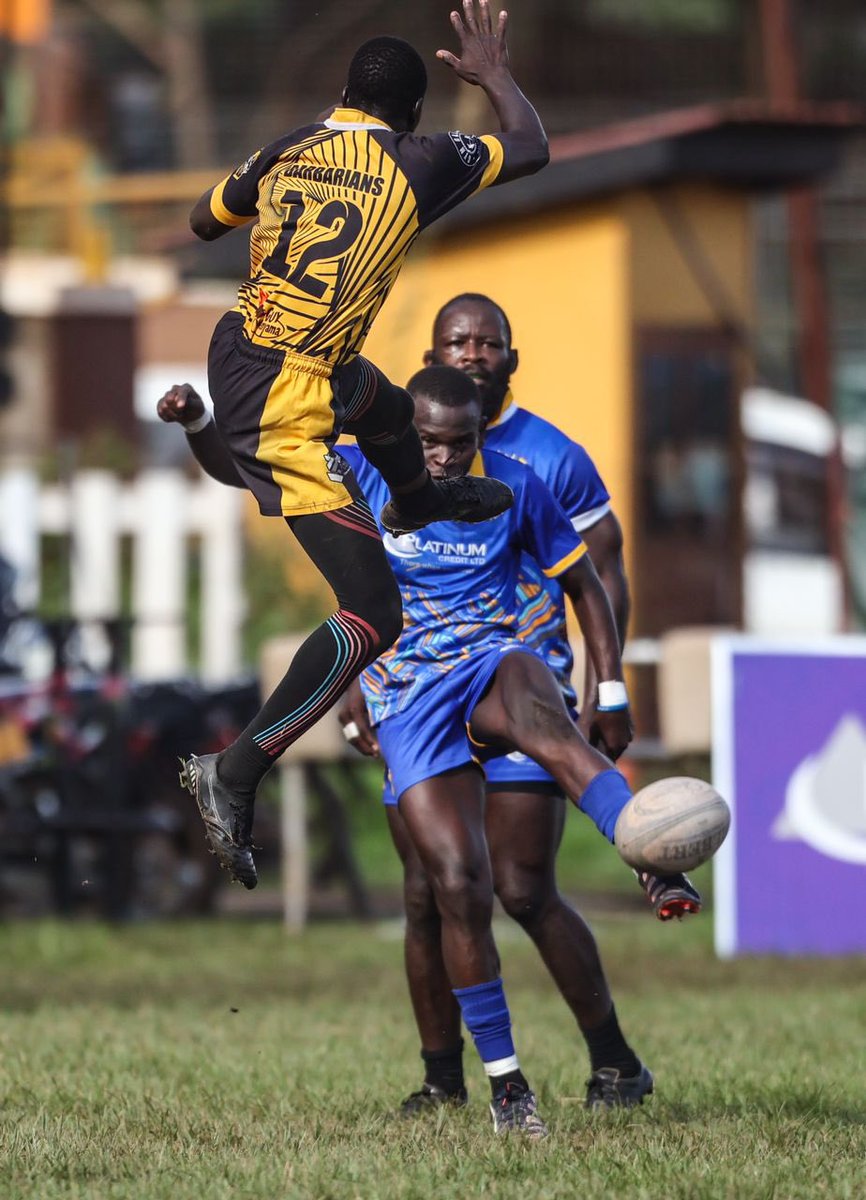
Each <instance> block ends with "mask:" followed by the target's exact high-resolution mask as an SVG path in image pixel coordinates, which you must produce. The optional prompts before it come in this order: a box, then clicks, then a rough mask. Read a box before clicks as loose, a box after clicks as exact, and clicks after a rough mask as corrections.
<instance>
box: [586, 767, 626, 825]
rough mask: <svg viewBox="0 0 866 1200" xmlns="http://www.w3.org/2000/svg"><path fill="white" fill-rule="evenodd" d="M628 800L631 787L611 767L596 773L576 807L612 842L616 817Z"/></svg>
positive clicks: (621, 775)
mask: <svg viewBox="0 0 866 1200" xmlns="http://www.w3.org/2000/svg"><path fill="white" fill-rule="evenodd" d="M629 800H631V788H630V787H629V786H628V783H627V782H626V778H625V776H624V775H623V774H621V772H619V771H617V770H616V769H615V768H613V767H611V769H610V770H609V771H602V772H601V773H600V774H599V775H596V777H595V779H593V780H592V782H591V783H590V785H589V787H588V788H587V789H586V791H585V792H584V793H583V795H582V796H581V798H580V801H579V803H578V808H579V809H580V811H581V812H584V813H586V815H587V816H588V817H589V819H590V820H591V821H593V822H594V824H595V825H596V826H597V828H598V830H599V832H600V833H602V834H604V836H605V837H606V838H607V840H608V841H609V842H612V841H613V834H614V830H615V829H616V821H617V817H618V816H619V814H620V813H621V812H622V810H623V809H624V808H625V806H626V805H627V804H628V802H629Z"/></svg>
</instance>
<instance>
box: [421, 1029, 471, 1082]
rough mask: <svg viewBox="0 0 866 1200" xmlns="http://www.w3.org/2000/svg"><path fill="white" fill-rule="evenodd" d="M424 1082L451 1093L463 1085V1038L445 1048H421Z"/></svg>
mask: <svg viewBox="0 0 866 1200" xmlns="http://www.w3.org/2000/svg"><path fill="white" fill-rule="evenodd" d="M421 1057H422V1059H423V1060H424V1082H425V1083H429V1084H430V1085H431V1087H437V1088H441V1089H442V1091H443V1092H447V1093H448V1094H449V1095H453V1094H454V1093H455V1092H459V1091H460V1089H461V1088H462V1087H463V1086H464V1080H463V1038H461V1039H460V1041H459V1042H458V1044H457V1045H456V1046H451V1047H450V1048H448V1049H446V1050H423V1049H422V1051H421Z"/></svg>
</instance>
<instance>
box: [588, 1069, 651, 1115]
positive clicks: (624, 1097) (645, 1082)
mask: <svg viewBox="0 0 866 1200" xmlns="http://www.w3.org/2000/svg"><path fill="white" fill-rule="evenodd" d="M652 1090H653V1077H652V1072H651V1071H650V1070H649V1068H648V1067H645V1066H644V1065H643V1064H641V1068H640V1070H639V1071H638V1073H637V1075H630V1076H628V1077H627V1078H623V1076H622V1074H621V1073H620V1072H619V1071H618V1070H617V1069H616V1067H599V1069H598V1070H597V1071H593V1073H592V1075H591V1076H590V1078H589V1079H588V1080H587V1084H586V1107H587V1108H595V1109H600V1108H634V1107H635V1105H637V1104H643V1098H644V1096H650V1095H652Z"/></svg>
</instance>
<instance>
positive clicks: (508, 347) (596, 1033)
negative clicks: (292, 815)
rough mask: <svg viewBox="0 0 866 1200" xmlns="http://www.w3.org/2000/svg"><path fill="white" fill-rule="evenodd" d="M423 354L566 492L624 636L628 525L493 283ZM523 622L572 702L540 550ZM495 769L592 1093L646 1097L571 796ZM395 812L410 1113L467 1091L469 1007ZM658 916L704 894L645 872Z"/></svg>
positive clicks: (540, 936) (526, 892) (588, 703)
mask: <svg viewBox="0 0 866 1200" xmlns="http://www.w3.org/2000/svg"><path fill="white" fill-rule="evenodd" d="M424 357H425V362H427V363H428V364H436V363H439V364H447V365H450V366H454V367H457V368H458V369H459V370H461V371H464V372H465V373H466V374H468V375H470V376H471V377H472V378H473V379H474V380H475V383H476V385H477V387H478V390H479V393H480V395H481V400H482V404H483V408H484V418H485V423H486V432H485V437H484V446H485V448H486V449H494V450H497V451H498V452H500V453H502V454H506V455H508V456H509V457H513V458H517V459H519V460H520V461H522V462H526V463H528V465H529V466H531V467H532V469H533V470H534V471H535V472H536V474H537V475H538V476H539V477H540V478H541V479H542V480H543V481H544V482H545V483H546V484H547V486H548V487H549V488H550V490H551V492H553V494H554V496H555V497H556V498H557V500H558V501H559V502H560V504H561V505H562V508H563V509H564V511H565V513H566V515H567V516H568V517H569V518H570V519H571V522H572V525H573V526H574V528H575V529H576V530H577V531H578V532H579V533H580V535H581V537H582V538H583V540H584V541H585V543H586V545H587V549H588V551H589V554H590V557H591V558H592V561H593V565H594V566H595V568H596V571H597V573H598V575H599V578H600V579H601V581H602V583H603V584H604V587H605V590H606V591H607V594H608V598H609V599H610V601H611V607H612V609H613V612H614V616H615V619H616V623H617V629H618V632H619V637H620V644H621V645H622V642H623V640H624V637H625V630H626V624H627V621H628V588H627V584H626V579H625V574H624V569H623V563H622V533H621V530H620V526H619V522H618V521H617V519H616V516H615V515H614V513H613V511H612V509H611V502H610V497H609V495H608V492H607V490H606V489H605V487H604V484H603V483H602V481H601V479H600V477H599V474H598V471H597V470H596V468H595V465H594V463H593V462H592V459H591V458H590V457H589V455H588V454H587V453H586V451H585V450H584V448H583V447H582V446H579V445H577V444H576V443H575V442H572V441H571V440H570V439H569V438H568V437H566V436H565V434H563V433H562V432H561V431H560V430H558V429H556V428H555V426H553V425H551V424H550V422H548V421H545V420H544V419H543V418H541V417H538V416H536V415H535V414H534V413H530V412H528V411H527V410H525V409H522V408H519V407H518V405H517V404H516V403H515V401H514V397H513V395H512V391H511V386H510V384H511V376H512V374H513V372H514V371H515V370H516V368H517V361H518V356H517V351H516V350H514V349H513V347H512V344H511V327H510V323H509V321H508V318H507V316H506V314H505V313H504V312H503V310H502V309H501V308H500V307H499V305H497V304H495V303H494V302H493V301H492V300H490V299H489V298H488V297H486V296H482V295H478V294H475V293H464V294H462V295H460V296H455V297H454V298H453V299H451V300H449V301H448V302H447V303H446V304H444V305H443V306H442V308H441V309H440V310H439V312H438V313H437V315H436V318H435V321H434V324H433V339H432V346H431V349H430V350H428V351H427V353H426V355H425V356H424ZM517 596H518V600H519V610H518V621H519V628H520V636H521V638H523V640H525V641H527V642H528V643H529V644H530V645H532V646H533V647H535V648H536V649H537V650H538V651H539V652H540V653H541V654H542V655H543V656H544V659H545V661H546V662H547V664H548V666H549V667H550V668H551V670H552V671H553V672H554V674H555V675H556V676H557V678H558V680H559V682H560V685H561V687H562V690H563V694H564V696H565V697H566V700H567V702H568V703H569V704H570V705H574V704H575V703H576V698H575V695H574V691H573V689H572V685H571V672H572V667H573V661H572V654H571V649H570V647H569V643H568V636H567V630H566V617H565V606H564V595H563V591H562V588H561V587H560V586H559V584H558V582H557V581H555V580H550V579H547V578H546V577H545V576H544V574H543V573H542V572H541V570H540V569H539V567H538V565H537V564H536V563H535V561H534V560H533V559H532V557H531V556H529V555H525V556H524V558H523V562H522V564H521V573H520V582H519V586H518V590H517ZM586 664H587V675H586V679H585V682H584V687H583V694H582V697H581V699H582V703H581V719H580V723H579V724H580V728H581V729H582V730H583V732H584V734H585V736H587V738H588V739H589V740H590V741H592V740H594V739H595V738H596V736H597V735H596V731H595V730H594V728H593V713H594V711H595V704H596V702H597V695H596V679H595V676H594V673H593V671H592V658H591V656H590V655H587V658H586ZM339 711H340V719H341V722H342V723H343V725H344V727H346V728H348V729H349V731H350V732H351V733H353V734H354V732H355V730H357V734H355V736H353V737H352V739H351V740H352V741H353V744H354V745H356V746H357V748H358V749H359V750H361V751H362V752H365V753H372V752H373V750H374V747H375V745H376V741H375V737H374V735H373V734H372V733H371V731H370V727H369V722H368V719H367V713H366V709H365V706H364V702H363V697H362V696H361V694H360V687H359V686H354V685H353V688H352V689H351V690H350V692H348V693H347V694H346V696H345V697H344V699H343V702H342V704H341V707H340V710H339ZM484 770H485V775H486V777H487V806H486V812H485V830H486V836H487V842H488V846H489V849H490V858H491V864H492V870H493V880H494V888H495V891H496V894H497V896H498V898H499V900H500V903H501V904H502V906H503V908H504V909H505V911H506V912H507V913H508V914H509V915H510V916H512V917H513V918H514V919H515V920H516V921H518V923H519V924H520V925H521V926H522V927H523V928H524V929H525V930H526V932H527V933H528V934H529V936H530V937H531V938H532V940H533V941H534V943H535V944H536V946H537V947H538V950H539V953H540V954H541V957H542V959H543V961H544V963H545V965H546V966H547V968H548V970H549V971H550V973H551V976H552V977H553V979H554V981H555V983H556V985H557V987H558V988H559V990H560V992H561V994H562V996H563V998H564V999H565V1001H566V1003H567V1004H568V1005H569V1007H570V1008H571V1011H572V1012H573V1013H574V1016H575V1019H576V1021H577V1023H578V1027H579V1029H580V1030H581V1033H582V1034H583V1036H584V1039H585V1040H586V1042H587V1046H588V1049H589V1055H590V1067H591V1077H590V1079H589V1082H588V1091H587V1097H588V1102H589V1103H590V1104H597V1105H604V1106H610V1107H612V1106H615V1105H621V1104H632V1103H635V1102H636V1100H638V1099H639V1098H640V1094H641V1088H642V1087H643V1086H644V1083H645V1081H641V1079H640V1075H639V1072H637V1070H636V1059H635V1057H634V1055H633V1054H632V1053H631V1051H630V1050H629V1049H628V1047H627V1045H626V1044H625V1042H624V1041H623V1040H622V1038H621V1036H620V1034H619V1029H618V1025H617V1018H616V1014H615V1010H614V1007H613V1004H612V1001H611V998H610V991H609V988H608V985H607V982H606V980H605V977H604V972H603V970H602V967H601V963H600V960H599V955H598V948H597V946H596V943H595V940H594V938H593V936H592V933H591V932H590V930H589V928H588V926H587V925H586V922H585V921H584V920H583V919H582V917H581V916H580V915H579V914H578V913H576V912H575V911H574V909H573V908H571V906H570V905H569V904H568V903H567V902H566V900H565V899H564V898H563V897H562V895H561V894H560V893H559V890H558V888H557V884H556V873H555V864H556V855H557V851H558V849H559V845H560V842H561V840H562V834H563V829H564V825H565V817H566V809H565V801H564V799H563V796H562V791H561V789H560V787H559V785H558V784H557V783H556V781H555V780H554V779H553V778H552V777H551V775H550V774H549V773H548V772H547V771H545V770H544V768H543V767H541V766H539V765H538V764H537V763H535V762H532V761H531V760H530V759H528V758H527V757H526V756H525V755H523V754H521V753H519V752H518V753H511V754H508V755H502V756H500V757H497V758H493V759H491V760H488V761H487V762H486V763H485V764H484ZM385 802H386V804H387V805H388V807H387V810H386V811H387V814H388V823H389V827H390V830H391V835H392V838H393V840H394V844H395V846H396V848H397V851H398V853H399V854H400V857H401V859H402V862H403V866H404V894H405V906H406V933H405V957H406V973H407V977H408V982H409V994H410V996H411V999H412V1006H413V1010H414V1013H415V1019H416V1023H417V1025H418V1031H419V1034H420V1037H421V1047H422V1049H421V1056H422V1059H423V1060H424V1063H425V1078H424V1081H423V1084H422V1086H421V1089H420V1090H419V1091H417V1092H413V1093H412V1095H411V1096H409V1097H408V1098H407V1099H406V1100H405V1101H404V1103H403V1106H402V1109H403V1112H404V1113H406V1114H407V1115H410V1114H412V1113H415V1112H418V1111H421V1110H423V1109H426V1108H430V1107H434V1106H436V1105H438V1104H440V1103H443V1102H445V1101H446V1100H451V1101H453V1100H454V1099H455V1098H456V1099H457V1100H458V1101H460V1100H462V1098H463V1097H464V1096H465V1094H466V1093H465V1087H464V1080H463V1055H462V1049H463V1043H462V1039H461V1036H460V1029H461V1019H460V1009H459V1006H458V1005H457V1003H456V1002H455V999H454V997H453V995H452V993H451V988H450V985H449V982H448V975H447V972H446V970H445V964H444V961H443V958H442V950H441V922H440V917H439V910H438V908H437V905H436V898H435V895H434V893H433V889H432V887H431V885H430V883H429V881H428V879H427V877H426V875H425V873H424V869H423V866H422V864H421V861H420V858H419V855H418V853H417V851H416V850H415V847H414V845H413V842H412V839H411V837H410V836H409V833H408V831H407V829H406V825H405V822H404V820H403V817H402V815H401V813H400V811H399V809H398V807H397V805H396V803H395V801H394V797H393V793H391V792H390V790H389V789H387V788H386V792H385ZM638 880H639V882H640V884H641V886H642V887H643V888H644V891H645V892H646V894H647V896H648V898H649V900H650V902H651V903H652V905H653V908H654V911H655V913H656V915H657V916H658V917H659V919H661V920H668V919H670V918H671V917H674V916H677V917H679V916H682V915H684V914H685V913H689V912H697V911H699V909H700V903H701V901H700V896H699V894H698V893H697V891H696V890H695V888H694V887H693V885H692V884H691V882H690V881H689V880H688V879H687V878H686V877H685V876H684V875H681V874H678V875H673V876H664V877H661V876H656V875H651V874H650V873H648V872H642V873H641V874H640V875H638Z"/></svg>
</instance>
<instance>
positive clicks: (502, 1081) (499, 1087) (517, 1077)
mask: <svg viewBox="0 0 866 1200" xmlns="http://www.w3.org/2000/svg"><path fill="white" fill-rule="evenodd" d="M509 1083H516V1084H517V1085H518V1087H521V1088H523V1090H524V1091H526V1092H528V1091H529V1084H528V1083H527V1082H526V1076H525V1075H524V1074H523V1072H522V1071H521V1070H520V1068H519V1067H518V1068H517V1070H516V1071H506V1072H505V1074H504V1075H491V1076H490V1090H491V1091H492V1092H493V1095H494V1097H496V1096H500V1095H501V1094H502V1093H503V1092H504V1091H505V1088H506V1085H507V1084H509Z"/></svg>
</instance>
